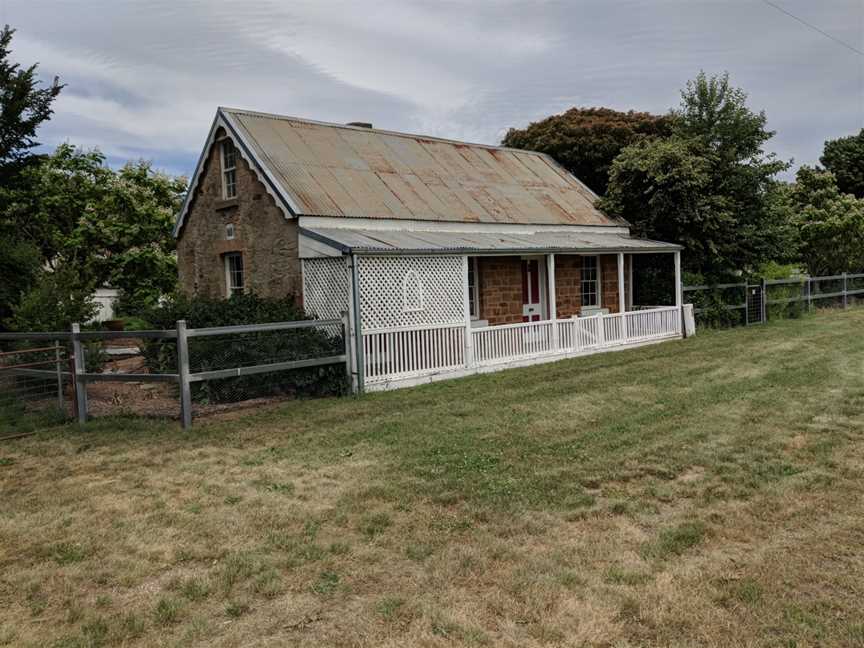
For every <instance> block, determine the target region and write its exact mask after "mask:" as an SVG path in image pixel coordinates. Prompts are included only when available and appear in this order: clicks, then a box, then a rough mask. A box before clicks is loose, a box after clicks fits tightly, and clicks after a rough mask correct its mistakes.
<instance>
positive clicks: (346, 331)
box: [340, 310, 357, 394]
mask: <svg viewBox="0 0 864 648" xmlns="http://www.w3.org/2000/svg"><path fill="white" fill-rule="evenodd" d="M340 317H341V318H342V340H343V345H344V353H345V375H346V377H347V378H348V385H349V389H350V390H351V393H352V394H356V393H357V388H356V385H355V384H354V376H353V374H352V373H351V322H350V321H349V319H348V311H344V310H343V311H342V313H340Z"/></svg>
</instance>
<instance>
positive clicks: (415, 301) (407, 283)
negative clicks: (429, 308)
mask: <svg viewBox="0 0 864 648" xmlns="http://www.w3.org/2000/svg"><path fill="white" fill-rule="evenodd" d="M422 310H423V282H422V281H420V275H419V274H418V273H417V271H416V270H409V271H408V272H406V273H405V276H404V277H403V278H402V312H403V313H416V312H418V311H422Z"/></svg>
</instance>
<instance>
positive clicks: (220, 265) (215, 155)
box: [177, 143, 302, 299]
mask: <svg viewBox="0 0 864 648" xmlns="http://www.w3.org/2000/svg"><path fill="white" fill-rule="evenodd" d="M221 171H222V169H221V162H220V147H219V146H218V143H217V145H214V146H213V147H212V148H211V150H210V154H209V156H208V158H207V160H206V162H205V164H204V167H203V169H202V175H201V178H200V180H199V184H198V186H197V187H196V188H195V196H194V199H193V200H192V204H191V206H190V209H189V212H188V213H187V214H186V222H185V224H184V226H183V229H182V230H181V232H180V238H179V240H178V241H177V265H178V268H179V273H180V288H181V290H182V291H183V292H184V293H186V294H188V295H202V296H206V297H225V296H226V293H227V288H226V286H225V266H224V260H223V255H224V254H226V253H228V252H241V253H242V254H243V265H244V274H245V285H246V290H247V292H254V293H255V294H257V295H261V296H262V297H284V296H286V295H294V296H296V297H297V298H298V299H300V298H301V292H302V281H301V271H300V259H299V257H298V248H297V244H298V242H297V221H296V220H287V219H286V218H285V216H284V214H283V212H282V210H281V209H279V208H278V207H277V206H276V203H275V202H274V200H273V198H272V197H271V196H270V195H269V194H268V193H267V192H266V191H265V189H264V185H263V184H261V182H260V181H259V180H258V178H257V176H256V175H255V173H254V172H253V171H252V170H251V169H250V168H249V165H248V164H247V162H246V160H244V159H243V158H241V157H240V156H239V155H238V156H237V196H236V197H235V198H230V199H227V200H226V199H223V198H222V177H221ZM229 223H232V224H233V225H234V228H235V238H234V239H233V240H227V238H226V234H225V226H226V225H227V224H229Z"/></svg>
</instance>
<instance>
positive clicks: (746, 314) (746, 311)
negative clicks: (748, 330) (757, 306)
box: [744, 283, 750, 326]
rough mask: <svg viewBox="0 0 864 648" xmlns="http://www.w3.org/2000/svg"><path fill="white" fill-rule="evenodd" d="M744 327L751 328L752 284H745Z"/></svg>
mask: <svg viewBox="0 0 864 648" xmlns="http://www.w3.org/2000/svg"><path fill="white" fill-rule="evenodd" d="M744 326H750V284H749V283H745V284H744Z"/></svg>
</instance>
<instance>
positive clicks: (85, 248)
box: [6, 144, 186, 305]
mask: <svg viewBox="0 0 864 648" xmlns="http://www.w3.org/2000/svg"><path fill="white" fill-rule="evenodd" d="M185 189H186V182H185V179H183V178H174V177H171V176H168V175H165V174H163V173H158V172H154V170H153V169H152V168H151V166H150V164H149V163H148V162H144V161H139V162H134V163H129V164H127V165H126V166H124V167H122V168H121V169H119V170H117V171H115V170H113V169H111V168H110V167H108V166H106V165H105V159H104V156H103V155H102V154H101V153H100V152H99V151H96V150H94V151H81V150H78V149H75V148H74V147H72V146H71V145H69V144H63V145H61V146H59V147H58V148H57V150H56V151H55V152H54V153H53V154H52V155H50V156H48V157H46V158H45V159H44V160H43V161H42V162H41V163H40V164H37V165H31V166H29V167H28V168H27V169H25V170H24V171H23V172H22V173H21V182H20V183H19V186H18V187H17V188H16V189H15V190H14V191H12V192H10V193H11V195H10V196H9V200H8V204H7V209H6V218H7V219H8V221H9V222H12V223H14V224H15V228H16V231H17V232H18V235H19V237H20V238H21V240H22V241H24V242H26V243H28V244H30V245H32V246H34V247H35V248H36V249H38V250H39V253H40V256H41V258H42V259H44V263H45V265H46V267H47V268H48V272H49V273H57V274H58V276H64V277H69V278H70V280H71V282H72V284H71V285H69V288H70V290H73V289H75V290H78V289H80V290H91V289H93V288H95V287H97V286H101V285H106V284H107V285H111V286H113V287H116V288H120V289H121V290H122V291H123V292H124V294H125V295H126V296H127V297H128V298H129V299H130V301H131V302H132V303H135V304H140V305H146V304H148V303H152V302H153V301H155V299H157V298H158V296H159V295H161V294H164V293H165V292H169V291H170V290H172V289H173V287H174V285H175V282H176V260H175V257H174V239H173V237H172V236H171V229H172V227H173V220H174V214H175V213H176V211H177V209H178V208H179V205H180V200H181V199H182V195H183V192H184V191H185ZM70 268H74V270H75V273H74V275H69V274H68V273H66V271H68V270H69V269H70Z"/></svg>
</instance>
